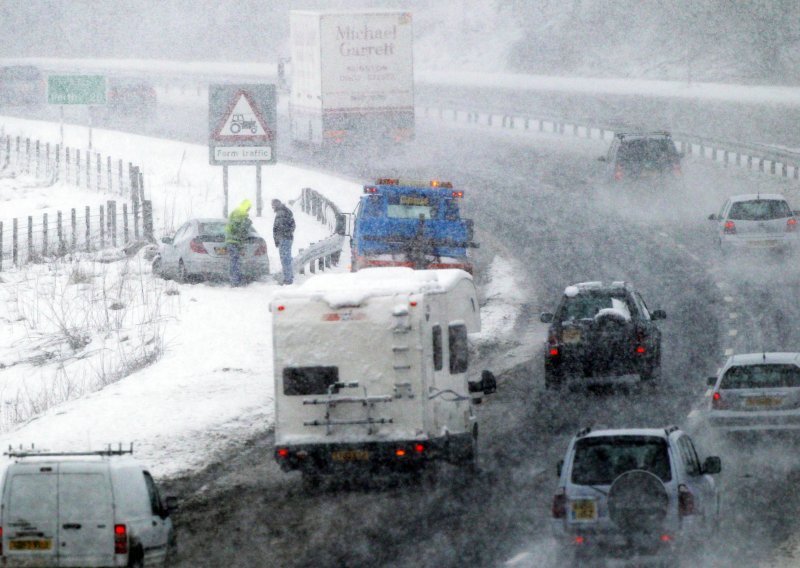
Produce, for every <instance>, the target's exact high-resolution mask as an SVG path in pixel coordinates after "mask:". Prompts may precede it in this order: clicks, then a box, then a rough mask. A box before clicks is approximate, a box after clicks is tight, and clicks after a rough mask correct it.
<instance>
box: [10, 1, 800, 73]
mask: <svg viewBox="0 0 800 568" xmlns="http://www.w3.org/2000/svg"><path fill="white" fill-rule="evenodd" d="M319 8H323V9H333V10H358V9H362V8H386V9H403V10H409V11H411V12H413V14H414V26H415V34H416V48H415V53H416V58H415V65H416V66H417V67H418V68H419V69H427V70H431V69H434V70H435V69H446V70H456V69H457V70H467V71H511V72H521V73H537V74H556V75H581V76H602V77H637V78H652V79H676V80H691V81H723V82H725V81H729V82H739V83H777V84H797V83H800V63H798V61H800V24H799V23H798V22H800V2H798V1H797V0H742V1H736V2H732V1H730V0H665V1H655V0H647V1H641V0H444V1H442V0H405V1H401V0H360V1H357V0H270V1H269V2H267V1H264V0H213V1H212V0H124V1H120V2H95V1H92V0H30V1H29V2H25V3H22V2H13V1H8V0H0V39H2V40H3V41H1V42H0V57H69V58H74V57H91V58H133V59H169V60H195V61H196V60H202V61H254V62H274V61H275V60H276V59H277V58H278V57H285V56H287V55H288V51H289V50H288V29H289V26H288V12H289V10H290V9H319Z"/></svg>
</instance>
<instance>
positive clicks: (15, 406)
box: [0, 117, 519, 477]
mask: <svg viewBox="0 0 800 568" xmlns="http://www.w3.org/2000/svg"><path fill="white" fill-rule="evenodd" d="M0 124H3V125H4V127H5V128H6V130H7V131H9V132H14V133H19V134H21V135H26V136H36V137H39V138H42V139H47V138H48V137H49V136H53V135H54V133H55V132H57V128H58V126H57V125H53V124H48V123H41V122H34V121H26V120H16V119H6V118H4V117H0ZM65 135H66V137H67V139H68V143H73V144H75V145H80V142H81V141H82V140H84V139H85V138H84V137H85V135H86V132H85V129H83V128H80V127H75V126H69V127H67V132H66V133H65ZM94 138H95V141H96V144H97V146H102V147H103V148H104V149H105V150H106V151H108V152H110V153H113V154H114V155H119V156H125V157H126V159H128V157H129V156H130V159H135V160H138V161H139V163H142V164H143V165H144V167H145V172H146V185H145V188H146V189H145V191H146V194H147V197H149V198H151V199H152V201H153V204H154V213H155V217H156V227H157V229H156V233H157V236H159V235H161V234H162V233H164V232H168V231H169V230H170V229H174V228H176V227H177V226H179V225H180V224H181V223H182V222H183V220H185V219H186V218H188V217H189V216H215V215H219V214H220V209H221V195H220V194H221V190H219V189H216V188H218V187H221V180H219V179H218V178H219V177H220V174H219V172H218V171H216V170H215V169H214V168H212V167H211V166H208V165H207V160H208V155H207V148H206V147H205V146H196V145H189V144H183V143H179V142H171V141H166V140H159V139H152V138H144V137H140V136H134V135H129V134H123V133H119V132H111V131H95V133H94ZM51 139H53V138H51ZM178 169H179V170H180V173H178ZM232 170H233V171H232V175H231V193H232V196H231V205H232V206H233V205H235V204H236V203H237V202H238V200H239V199H241V198H244V197H249V198H251V199H252V198H253V195H252V193H253V191H254V189H252V186H253V184H252V180H251V179H249V178H251V177H252V176H251V175H248V174H252V171H245V172H237V169H235V168H234V169H232ZM241 170H246V168H241ZM266 173H267V174H268V175H265V180H268V181H267V184H266V188H265V192H264V199H265V202H266V203H269V200H270V199H272V198H273V197H277V198H279V199H282V200H284V201H291V200H292V199H294V198H296V197H297V196H298V195H299V193H300V189H301V188H302V187H305V186H308V187H314V188H315V189H317V190H319V191H320V192H321V193H323V194H325V195H326V196H327V197H328V198H330V199H332V200H333V201H334V202H335V203H337V205H339V206H340V207H341V208H342V209H343V210H352V209H353V207H354V205H355V203H356V201H357V199H358V196H359V195H360V193H361V187H360V185H357V184H355V183H353V182H350V181H346V180H342V179H339V178H336V177H333V176H330V175H326V174H323V173H319V172H314V171H309V170H303V169H301V168H296V167H291V166H286V165H281V164H279V165H277V166H274V167H271V168H269V169H268V170H267V172H266ZM217 181H219V185H217ZM20 184H21V185H20ZM24 185H25V180H24V178H22V177H20V178H16V179H14V180H0V201H2V202H3V203H4V205H3V206H2V208H0V218H3V219H6V218H7V215H10V216H24V215H26V214H31V213H37V212H40V211H42V210H50V209H54V208H64V207H68V206H69V205H70V203H71V197H70V196H74V198H75V199H76V200H79V201H80V203H83V202H84V201H85V200H86V199H87V198H89V197H92V196H93V197H94V198H96V199H98V200H100V201H102V200H103V199H107V198H111V197H112V196H109V195H104V194H92V193H91V192H86V191H84V190H77V189H76V188H72V187H69V186H63V185H57V186H53V187H50V188H36V189H35V191H32V190H26V189H25V187H24ZM212 186H213V188H212ZM294 212H295V218H296V220H297V225H298V228H297V232H296V236H295V252H297V250H298V249H299V248H301V247H304V246H307V245H308V243H309V242H311V241H315V240H318V239H321V238H323V237H325V236H327V234H328V232H329V230H328V229H326V228H325V227H323V226H321V225H320V224H319V223H318V222H317V221H316V220H315V219H313V218H312V217H311V216H309V215H306V214H304V213H302V212H301V211H300V208H299V206H296V207H295V208H294ZM264 215H265V216H264V217H261V218H257V217H256V218H254V225H255V227H256V228H257V230H258V231H259V232H260V233H261V234H262V235H265V236H268V235H270V234H271V231H272V213H271V211H270V210H269V208H268V207H267V208H266V209H265V212H264ZM268 243H269V244H270V245H271V241H270V239H268ZM268 250H269V255H270V261H271V266H272V267H273V271H274V270H277V267H278V266H280V264H279V260H278V258H277V255H276V254H275V251H274V250H273V247H271V246H269V247H268ZM108 261H113V262H108ZM346 269H347V267H346V265H345V264H344V263H343V264H342V265H340V267H338V270H346ZM303 278H304V277H301V278H300V279H299V280H300V281H302V280H303ZM516 282H518V280H517V279H516V278H515V277H514V269H513V265H511V264H510V263H509V262H507V261H504V260H502V259H499V258H498V259H495V260H494V262H493V263H492V265H491V268H490V278H489V284H488V286H487V288H486V291H485V297H486V307H485V311H482V313H483V317H484V324H483V332H482V333H481V335H480V337H479V338H478V342H479V343H480V342H485V343H486V342H493V343H496V342H497V341H498V340H499V341H503V340H505V338H508V337H510V330H511V329H512V328H513V323H514V321H515V320H516V315H515V314H516V310H517V305H518V296H516V295H515V291H516V290H518V289H519V286H518V284H516ZM277 289H278V286H277V285H276V284H275V283H273V282H272V281H264V282H257V283H254V284H252V285H250V286H248V287H246V288H238V289H231V288H230V287H228V286H226V285H224V284H206V283H201V284H193V285H192V284H187V285H179V284H176V283H173V282H165V281H163V280H160V279H156V278H154V277H153V276H152V274H151V271H150V266H149V262H148V261H147V260H146V258H145V257H144V251H141V252H140V253H138V254H137V255H135V256H133V257H130V258H128V257H125V256H124V255H122V254H118V251H117V253H115V252H114V251H111V252H110V253H109V252H106V253H103V254H95V255H92V254H79V255H74V256H66V257H63V258H61V259H57V260H53V261H50V262H47V263H41V264H31V265H29V266H27V267H25V268H23V269H9V267H8V264H5V265H4V271H3V272H0V448H6V447H7V446H8V445H13V446H15V447H16V446H19V445H23V446H26V447H28V446H30V444H32V443H33V444H36V447H38V448H47V449H51V450H64V451H77V450H86V449H100V448H103V447H105V445H106V444H109V443H111V444H115V445H116V444H117V443H120V442H121V443H123V444H127V443H129V442H133V443H134V447H135V453H136V455H137V456H138V457H139V458H140V459H142V460H143V461H144V462H146V463H147V464H148V465H149V466H150V467H151V469H152V471H153V472H154V473H155V474H156V475H157V476H159V477H172V476H177V475H181V474H183V473H186V472H187V471H190V470H194V469H197V468H200V467H202V466H204V465H206V464H208V463H210V462H211V461H212V460H213V459H214V457H215V455H216V454H218V453H219V452H221V451H222V450H223V449H229V448H230V447H231V446H234V447H235V445H236V444H237V443H240V442H242V441H243V440H246V439H247V438H249V437H251V436H252V435H253V434H255V433H257V432H259V431H263V432H265V431H267V430H268V429H269V428H270V427H271V424H272V419H273V416H272V412H273V404H272V393H273V391H272V338H271V316H270V313H269V311H268V305H269V302H270V300H271V298H272V296H273V293H274V292H275V291H276V290H277Z"/></svg>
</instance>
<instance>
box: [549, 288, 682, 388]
mask: <svg viewBox="0 0 800 568" xmlns="http://www.w3.org/2000/svg"><path fill="white" fill-rule="evenodd" d="M666 317H667V314H666V313H665V312H664V311H663V310H654V311H652V312H651V311H650V310H648V309H647V306H646V305H645V303H644V300H643V299H642V297H641V295H640V294H639V293H638V292H637V291H636V290H635V289H634V288H633V286H632V285H631V284H629V283H627V282H612V283H611V284H603V283H602V282H582V283H580V284H574V285H572V286H567V287H566V289H565V290H564V296H563V297H562V299H561V303H560V304H559V306H558V309H556V311H555V314H553V313H549V312H545V313H543V314H542V315H541V320H542V321H543V322H544V323H549V324H550V329H549V330H548V332H547V344H546V345H545V353H544V377H545V387H546V388H548V389H552V388H558V387H560V386H561V385H562V384H564V383H566V382H568V381H571V382H579V383H580V382H582V383H584V384H590V383H602V382H610V380H611V379H613V378H615V377H620V376H623V375H638V376H639V378H640V379H641V380H642V381H653V382H655V381H656V380H657V379H658V377H659V376H660V374H661V331H660V330H659V329H658V327H657V326H656V324H655V323H654V321H655V320H659V319H664V318H666Z"/></svg>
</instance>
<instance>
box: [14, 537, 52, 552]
mask: <svg viewBox="0 0 800 568" xmlns="http://www.w3.org/2000/svg"><path fill="white" fill-rule="evenodd" d="M51 548H53V542H52V541H51V540H50V539H38V540H12V541H10V542H9V543H8V549H9V550H50V549H51Z"/></svg>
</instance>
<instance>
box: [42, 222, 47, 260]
mask: <svg viewBox="0 0 800 568" xmlns="http://www.w3.org/2000/svg"><path fill="white" fill-rule="evenodd" d="M46 256H47V213H43V214H42V258H44V257H46Z"/></svg>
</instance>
